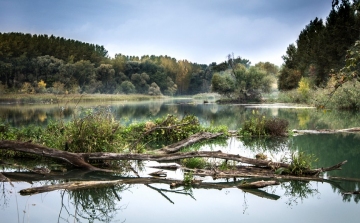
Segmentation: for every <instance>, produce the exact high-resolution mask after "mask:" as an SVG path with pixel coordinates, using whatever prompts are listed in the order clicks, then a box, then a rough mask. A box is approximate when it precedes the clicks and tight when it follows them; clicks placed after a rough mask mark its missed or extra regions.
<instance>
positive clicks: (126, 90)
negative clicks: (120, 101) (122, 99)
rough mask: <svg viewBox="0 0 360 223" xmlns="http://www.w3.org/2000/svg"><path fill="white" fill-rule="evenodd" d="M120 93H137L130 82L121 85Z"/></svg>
mask: <svg viewBox="0 0 360 223" xmlns="http://www.w3.org/2000/svg"><path fill="white" fill-rule="evenodd" d="M119 91H120V92H121V93H125V94H132V93H136V89H135V86H134V85H133V84H132V83H131V82H130V81H124V82H122V83H121V85H120V88H119Z"/></svg>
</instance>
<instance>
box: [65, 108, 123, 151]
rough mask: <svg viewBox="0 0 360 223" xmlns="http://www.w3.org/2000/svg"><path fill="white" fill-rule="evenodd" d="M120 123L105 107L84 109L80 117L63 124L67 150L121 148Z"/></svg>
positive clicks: (113, 149) (114, 149) (112, 149)
mask: <svg viewBox="0 0 360 223" xmlns="http://www.w3.org/2000/svg"><path fill="white" fill-rule="evenodd" d="M119 131H120V124H119V123H118V122H116V121H115V120H114V117H113V116H112V114H111V113H110V112H109V111H107V110H106V109H105V108H104V109H103V108H101V109H99V110H98V111H94V110H85V111H84V116H83V117H82V118H75V119H74V120H73V121H71V122H69V123H67V124H66V125H65V130H64V134H65V139H66V142H65V143H66V145H67V148H66V149H67V150H68V151H70V152H81V153H90V152H119V151H120V150H121V149H122V140H121V138H120V134H118V133H119Z"/></svg>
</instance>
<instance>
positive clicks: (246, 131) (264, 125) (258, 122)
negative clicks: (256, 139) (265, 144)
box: [238, 111, 289, 136]
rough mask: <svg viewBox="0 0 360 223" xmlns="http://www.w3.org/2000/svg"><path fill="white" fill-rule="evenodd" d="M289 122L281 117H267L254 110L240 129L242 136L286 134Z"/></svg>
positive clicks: (239, 132) (239, 133)
mask: <svg viewBox="0 0 360 223" xmlns="http://www.w3.org/2000/svg"><path fill="white" fill-rule="evenodd" d="M288 126H289V122H288V121H287V120H284V119H280V118H266V117H265V116H263V115H261V114H259V113H257V112H255V111H253V114H252V116H251V117H250V119H249V120H248V121H245V123H244V125H243V127H242V128H241V129H240V130H239V131H238V135H241V136H284V135H286V134H287V130H288V129H287V128H288Z"/></svg>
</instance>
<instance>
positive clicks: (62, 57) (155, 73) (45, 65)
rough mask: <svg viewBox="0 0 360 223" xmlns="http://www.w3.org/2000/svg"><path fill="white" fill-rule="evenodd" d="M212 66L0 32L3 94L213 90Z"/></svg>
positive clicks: (190, 92)
mask: <svg viewBox="0 0 360 223" xmlns="http://www.w3.org/2000/svg"><path fill="white" fill-rule="evenodd" d="M215 65H216V64H214V63H213V64H211V65H209V66H208V65H200V64H196V63H191V62H189V61H187V60H179V61H178V60H176V59H175V58H171V57H169V56H154V55H152V56H148V55H145V56H142V57H140V58H139V57H136V56H125V55H122V54H116V55H115V57H114V58H110V57H109V56H108V54H107V50H106V49H105V48H104V47H103V46H98V45H94V44H88V43H83V42H80V41H75V40H70V39H64V38H60V37H55V36H53V35H51V36H47V35H31V34H23V33H0V81H1V91H2V92H12V93H14V92H22V93H39V92H40V93H41V92H49V93H65V92H67V93H107V94H113V93H125V94H129V93H140V94H151V95H159V94H165V95H175V94H196V93H199V92H207V91H209V90H210V82H211V78H212V69H211V68H212V67H214V66H215Z"/></svg>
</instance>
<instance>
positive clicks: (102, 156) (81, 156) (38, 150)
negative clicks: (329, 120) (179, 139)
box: [0, 133, 347, 178]
mask: <svg viewBox="0 0 360 223" xmlns="http://www.w3.org/2000/svg"><path fill="white" fill-rule="evenodd" d="M208 134H211V133H208ZM215 135H216V134H215ZM210 136H211V135H210ZM206 137H209V135H207V136H206ZM196 138H197V139H196V140H202V139H203V138H202V137H196ZM185 144H186V143H185ZM185 144H183V145H185ZM176 147H177V148H178V146H176ZM0 149H10V150H13V151H19V152H25V153H32V154H37V155H40V156H45V157H51V158H55V159H60V160H64V161H66V162H68V163H70V164H72V165H74V166H76V167H80V168H83V169H86V170H91V171H106V172H113V171H112V170H107V169H101V168H97V167H94V166H92V165H91V164H89V163H88V162H86V161H85V160H142V161H150V160H151V161H158V162H161V161H174V160H181V159H186V158H194V157H205V158H219V159H224V160H233V161H237V162H240V163H245V164H250V165H254V166H256V167H266V168H268V169H271V170H272V172H273V170H275V169H278V168H280V167H284V168H289V167H290V165H289V164H287V163H279V162H272V161H270V160H261V159H252V158H247V157H243V156H240V155H235V154H228V153H223V152H221V151H196V152H184V153H182V152H177V153H172V150H170V151H171V153H169V154H167V153H165V154H164V151H160V152H158V153H155V154H132V153H129V154H120V153H70V152H66V151H61V150H57V149H52V148H47V147H45V146H40V145H36V144H33V143H30V142H18V141H9V140H3V141H0ZM165 151H166V150H165ZM346 162H347V161H343V162H341V163H338V164H336V165H334V166H332V167H327V168H319V169H314V170H304V171H303V173H304V175H319V174H320V173H322V172H326V171H331V170H336V169H340V168H341V166H342V165H344V164H345V163H346ZM205 172H206V171H205ZM209 175H214V174H209ZM215 175H217V176H218V177H219V178H220V177H222V175H221V174H220V175H219V174H217V173H216V172H215ZM226 175H229V174H226ZM230 175H231V177H232V176H234V177H235V176H239V175H238V173H230Z"/></svg>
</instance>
